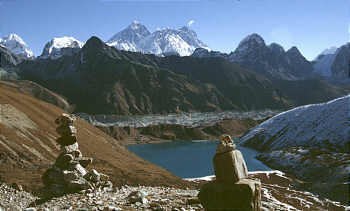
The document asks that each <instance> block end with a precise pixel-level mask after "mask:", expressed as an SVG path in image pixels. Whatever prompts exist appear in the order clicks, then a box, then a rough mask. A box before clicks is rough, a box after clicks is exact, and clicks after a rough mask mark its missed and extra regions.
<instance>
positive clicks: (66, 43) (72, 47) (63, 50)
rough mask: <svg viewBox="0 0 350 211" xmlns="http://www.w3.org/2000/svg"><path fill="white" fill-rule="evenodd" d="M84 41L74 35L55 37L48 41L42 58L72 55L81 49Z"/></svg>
mask: <svg viewBox="0 0 350 211" xmlns="http://www.w3.org/2000/svg"><path fill="white" fill-rule="evenodd" d="M83 45H84V43H83V42H81V41H79V40H77V39H75V38H74V37H55V38H53V39H52V40H51V41H50V42H48V43H46V45H45V47H44V50H43V53H42V54H41V56H40V58H43V59H46V58H51V59H57V58H59V57H61V56H63V55H71V54H72V53H74V52H75V51H77V50H79V49H81V48H82V47H83Z"/></svg>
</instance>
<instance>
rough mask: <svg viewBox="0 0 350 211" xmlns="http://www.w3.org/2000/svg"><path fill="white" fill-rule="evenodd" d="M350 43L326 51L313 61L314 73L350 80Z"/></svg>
mask: <svg viewBox="0 0 350 211" xmlns="http://www.w3.org/2000/svg"><path fill="white" fill-rule="evenodd" d="M349 62H350V43H347V44H345V45H342V46H341V47H339V48H337V47H331V48H329V49H326V50H324V51H323V52H322V53H321V54H320V55H318V56H317V57H316V59H315V60H314V61H313V69H314V72H316V73H318V74H320V75H322V76H325V77H333V78H338V79H346V78H350V73H349V71H350V67H349V65H350V64H349Z"/></svg>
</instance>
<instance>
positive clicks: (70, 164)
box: [42, 113, 112, 196]
mask: <svg viewBox="0 0 350 211" xmlns="http://www.w3.org/2000/svg"><path fill="white" fill-rule="evenodd" d="M74 121H75V117H74V116H72V115H69V114H65V113H63V114H62V115H61V116H60V117H58V118H57V119H56V120H55V123H56V124H58V125H59V126H58V127H57V129H56V132H57V133H58V134H60V135H61V137H60V138H58V139H57V140H56V141H57V143H58V144H59V145H60V146H61V153H60V154H59V156H58V157H57V159H56V162H55V163H54V165H53V167H52V168H50V169H48V170H47V171H46V172H45V173H44V175H43V176H42V181H43V183H44V185H45V188H46V190H47V191H48V193H49V195H50V196H56V195H62V194H64V193H72V192H80V191H92V190H94V189H96V188H109V189H110V188H112V182H111V181H109V180H108V179H109V177H108V176H107V175H105V174H102V173H99V172H97V171H96V170H95V169H91V170H87V169H86V167H87V166H88V165H89V164H91V163H92V160H93V159H92V158H89V157H83V156H82V153H81V152H80V150H79V144H78V142H77V136H76V133H77V130H76V128H75V127H74V126H73V122H74Z"/></svg>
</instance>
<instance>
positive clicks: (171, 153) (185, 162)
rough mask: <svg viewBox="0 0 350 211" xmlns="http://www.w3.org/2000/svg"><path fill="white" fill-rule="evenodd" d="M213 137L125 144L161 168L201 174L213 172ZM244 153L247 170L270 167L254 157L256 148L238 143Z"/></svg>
mask: <svg viewBox="0 0 350 211" xmlns="http://www.w3.org/2000/svg"><path fill="white" fill-rule="evenodd" d="M217 144H218V142H213V141H177V142H167V143H160V144H139V145H129V146H127V148H128V149H129V150H130V151H131V152H133V153H135V154H136V155H138V156H140V157H142V158H143V159H145V160H147V161H150V162H152V163H154V164H156V165H158V166H161V167H162V168H164V169H166V170H168V171H170V172H172V173H174V174H175V175H177V176H179V177H182V178H195V177H203V176H208V175H213V174H214V168H213V161H212V160H213V156H214V155H215V150H216V145H217ZM237 149H238V150H240V151H241V152H242V154H243V157H244V159H245V162H246V164H247V167H248V170H249V171H268V170H271V168H269V167H267V166H266V165H264V164H263V163H262V162H261V161H259V160H257V159H255V156H256V155H257V154H258V153H257V152H256V151H254V150H252V149H249V148H246V147H241V146H238V147H237Z"/></svg>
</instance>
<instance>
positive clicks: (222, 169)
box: [213, 150, 248, 184]
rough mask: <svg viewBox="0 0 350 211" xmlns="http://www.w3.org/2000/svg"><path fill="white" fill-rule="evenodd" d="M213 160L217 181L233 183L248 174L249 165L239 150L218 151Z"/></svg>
mask: <svg viewBox="0 0 350 211" xmlns="http://www.w3.org/2000/svg"><path fill="white" fill-rule="evenodd" d="M213 162H214V171H215V175H216V181H217V182H221V183H227V184H233V183H236V182H238V181H239V180H240V179H245V178H247V176H248V170H247V165H246V163H245V161H244V158H243V156H242V153H241V152H240V151H239V150H233V151H227V152H224V153H216V154H215V156H214V159H213Z"/></svg>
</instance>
